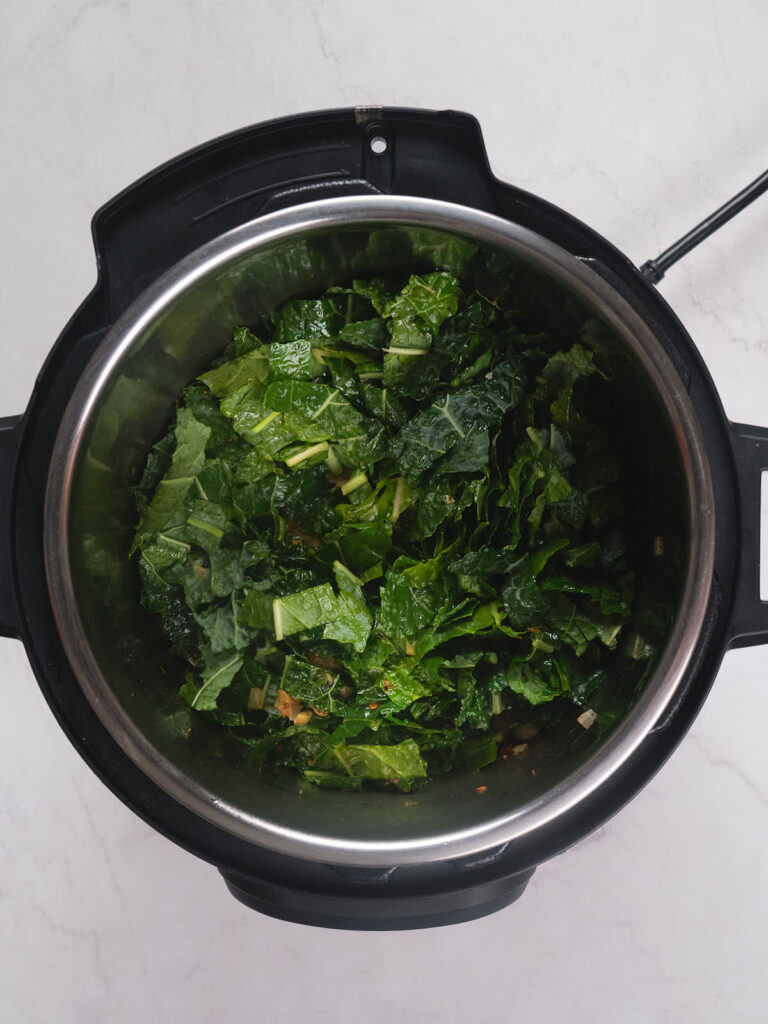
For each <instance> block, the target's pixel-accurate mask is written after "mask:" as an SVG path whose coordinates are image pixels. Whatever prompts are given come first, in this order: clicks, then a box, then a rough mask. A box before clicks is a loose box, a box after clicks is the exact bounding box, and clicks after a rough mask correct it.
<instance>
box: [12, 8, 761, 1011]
mask: <svg viewBox="0 0 768 1024" xmlns="http://www.w3.org/2000/svg"><path fill="white" fill-rule="evenodd" d="M3 13H4V18H3V31H2V33H0V84H1V86H2V91H1V96H2V100H1V102H0V138H1V139H2V152H3V159H2V172H1V173H2V185H3V187H2V191H1V192H0V210H1V216H0V223H2V225H3V231H2V233H0V264H1V273H0V280H2V286H3V287H2V295H3V303H2V307H3V322H2V339H1V347H0V351H1V352H2V374H0V415H9V414H12V413H17V412H20V411H21V410H22V408H23V406H24V404H25V402H26V401H27V398H28V395H29V392H30V389H31V387H32V383H33V381H34V378H35V375H36V373H37V371H38V369H39V367H40V366H41V364H42V361H43V359H44V358H45V356H46V354H47V352H48V350H49V348H50V346H51V345H52V343H53V341H54V340H55V338H56V336H57V334H58V332H59V331H60V329H61V327H62V326H63V324H64V323H65V322H66V320H67V319H68V317H69V315H70V314H71V312H72V311H73V310H74V308H75V307H76V306H77V304H78V303H79V302H80V300H81V298H82V297H83V296H84V295H85V293H86V292H87V291H88V290H89V288H90V286H91V284H92V283H93V280H94V277H95V270H94V262H93V256H92V250H91V244H90V237H89V220H90V217H91V214H92V213H93V211H94V210H95V209H96V208H97V207H98V206H99V205H101V204H102V203H103V202H104V201H105V200H106V199H108V198H110V197H111V196H112V195H113V194H115V193H116V192H117V191H119V190H120V189H121V188H123V187H124V186H125V185H126V184H128V183H130V182H131V181H132V180H134V179H135V178H136V177H138V176H139V175H141V174H142V173H144V172H145V171H147V170H149V169H151V168H152V167H154V166H155V165H157V164H158V163H160V162H161V161H163V160H165V159H167V158H169V157H172V156H174V155H175V154H177V153H179V152H180V151H182V150H184V149H186V148H188V147H190V146H192V145H194V144H196V143H199V142H203V141H205V140H207V139H209V138H212V137H214V136H217V135H219V134H222V133H223V132H226V131H228V130H231V129H234V128H237V127H240V126H242V125H245V124H248V123H250V122H255V121H259V120H262V119H265V118H269V117H273V116H277V115H281V114H287V113H292V112H299V111H302V110H306V109H317V108H321V107H331V106H338V105H354V104H359V103H363V104H368V103H382V102H383V103H396V104H405V105H414V106H425V107H454V108H458V109H464V110H468V111H471V112H472V113H474V114H476V115H477V116H478V117H479V119H480V121H481V123H482V126H483V129H484V132H485V138H486V143H487V146H488V151H489V154H490V159H491V163H492V165H493V167H494V169H495V170H496V172H497V173H498V174H499V175H500V176H501V177H502V178H505V179H507V180H509V181H511V182H513V183H516V184H519V185H522V186H523V187H526V188H529V189H531V190H533V191H536V192H538V193H539V194H541V195H542V196H544V197H546V198H548V199H550V200H552V201H554V202H555V203H557V204H559V205H561V206H563V207H564V208H565V209H567V210H569V211H571V212H573V213H575V214H576V215H577V216H580V217H581V218H583V219H584V220H586V221H587V222H589V223H591V224H593V225H594V226H595V227H596V228H597V229H598V230H599V231H601V232H602V233H603V234H604V235H606V236H607V237H608V238H609V239H610V240H612V241H613V242H615V243H616V244H618V245H619V246H620V247H621V248H623V249H624V250H625V251H626V252H627V253H628V255H629V256H630V257H631V258H633V259H634V260H636V261H638V262H641V261H642V260H644V259H646V258H647V257H650V256H653V255H656V253H657V252H658V251H659V250H660V249H661V248H663V247H664V246H665V245H666V244H668V243H669V242H671V241H672V240H673V239H675V238H676V237H677V236H678V235H679V234H681V233H682V232H683V231H684V230H685V229H687V228H688V227H689V226H691V225H692V224H693V223H695V222H696V221H697V220H698V219H699V218H700V217H701V216H703V215H704V214H706V213H708V212H710V210H711V209H713V208H714V207H715V206H717V205H718V204H719V203H720V202H721V201H722V200H724V199H726V198H727V197H728V196H730V195H731V194H732V193H734V192H735V191H737V190H738V189H739V188H741V187H742V186H743V185H744V184H746V182H748V181H749V180H751V179H752V178H753V177H755V176H756V175H757V174H758V173H760V172H761V171H762V170H763V169H764V168H765V167H766V166H768V133H766V131H765V127H766V123H767V122H768V85H767V84H766V77H765V52H766V43H768V9H766V8H765V5H763V4H761V3H759V2H757V0H727V2H726V0H711V2H710V3H708V4H700V3H696V2H694V0H678V2H677V3H674V4H669V3H664V4H662V3H659V2H656V0H651V2H649V3H645V4H643V5H640V6H638V5H633V6H630V5H628V4H617V3H615V2H611V0H605V2H589V0H587V2H581V3H576V4H563V3H556V2H553V0H541V2H539V3H537V4H534V5H530V4H525V5H524V4H520V3H509V2H508V0H506V2H505V0H494V2H484V0H480V2H478V3H475V4H464V3H462V4H459V3H455V2H453V0H443V2H442V3H440V4H437V3H433V2H431V0H428V2H426V3H422V4H420V5H415V4H413V3H412V2H409V3H406V2H403V0H391V2H390V3H389V4H387V5H364V4H358V5H350V4H349V3H345V2H343V0H315V2H311V0H303V2H294V3H284V4H283V3H279V2H277V0H271V2H270V0H250V2H248V0H240V2H235V0H219V2H218V3H215V4H211V3H208V2H202V0H166V2H164V3H163V4H158V3H154V4H153V3H150V2H148V0H122V2H117V0H87V2H82V3H77V2H71V0H70V2H66V0H64V2H60V0H38V2H36V3H34V4H24V3H21V2H19V0H9V2H6V3H5V4H3ZM767 227H768V197H766V198H763V199H762V200H760V201H759V202H758V203H757V204H756V205H755V206H754V207H752V208H751V209H750V210H749V211H748V212H746V213H744V214H742V215H741V216H740V217H739V218H738V219H737V220H736V221H734V222H733V223H732V224H731V225H729V226H728V227H726V228H725V229H723V231H722V232H721V233H720V234H719V235H718V236H717V237H716V238H713V239H712V240H711V241H710V242H708V243H707V244H706V245H704V246H702V248H701V249H700V250H698V251H696V252H695V253H693V254H692V255H691V256H689V257H688V258H687V259H686V260H685V262H684V263H682V264H681V265H680V266H679V267H678V268H676V269H675V270H674V271H671V272H670V275H669V278H668V279H667V280H665V281H664V282H663V284H662V286H661V289H662V291H663V293H664V295H665V296H666V297H667V298H668V300H669V301H670V302H671V303H672V305H673V307H674V309H675V310H676V311H677V313H678V314H679V315H680V317H681V318H682V320H683V322H684V324H685V325H686V327H687V328H688V329H689V330H690V331H691V333H692V335H693V337H694V338H695V340H696V342H697V344H698V345H699V346H700V348H701V351H702V353H703V355H704V357H705V359H706V360H707V362H708V364H709V367H710V369H711V371H712V374H713V376H714V379H715V381H716V383H717V385H718V387H719V389H720V392H721V395H722V398H723V402H724V405H725V408H726V411H727V413H728V415H729V416H730V417H731V418H732V419H735V420H741V421H745V422H755V423H762V424H768V389H766V386H765V385H766V380H768V294H767V293H766V287H765V281H766V279H767V277H768V230H766V228H767ZM0 655H1V656H2V661H3V666H4V668H3V672H2V702H3V703H2V715H0V834H2V836H3V842H2V844H1V846H0V901H1V907H2V911H1V912H0V992H2V997H1V998H2V1010H1V1011H0V1016H1V1017H2V1020H3V1021H4V1022H6V1024H22V1022H24V1024H26V1022H29V1024H40V1022H42V1021H56V1022H57V1024H68V1022H77V1024H90V1022H93V1024H113V1022H114V1024H123V1022H126V1024H127V1022H133V1021H135V1020H146V1021H185V1022H186V1024H207V1022H210V1021H214V1020H216V1021H235V1020H252V1019H258V1020H264V1021H269V1022H272V1021H276V1022H277V1021H300V1020H301V1021H305V1020H307V1021H312V1022H317V1024H323V1022H334V1024H343V1022H352V1021H358V1020H365V1021H367V1022H370V1024H385V1022H389V1021H390V1020H391V1019H392V1018H393V1017H394V1016H398V1017H400V1018H401V1019H405V1020H408V1021H419V1022H423V1024H427V1022H440V1024H445V1022H463V1021H467V1020H472V1021H476V1022H477V1024H491V1022H494V1024H495V1022H497V1021H502V1020H505V1019H524V1020H526V1021H536V1022H538V1024H549V1022H553V1024H554V1022H557V1024H561V1022H563V1021H567V1022H569V1024H578V1022H589V1024H609V1022H611V1024H612V1022H615V1021H621V1022H622V1024H648V1022H662V1021H670V1022H672V1021H674V1022H675V1024H722V1022H724V1021H732V1020H739V1021H741V1022H745V1024H746V1022H754V1024H758V1022H763V1021H765V1020H766V1019H767V1011H766V1008H765V993H766V981H765V963H766V953H767V952H768V916H766V902H767V897H768V857H766V849H768V745H766V742H765V729H766V722H768V678H767V677H768V671H767V670H768V650H761V649H759V648H757V649H752V650H744V651H739V652H734V653H731V654H729V655H727V657H726V659H725V662H724V664H723V667H722V670H721V671H720V674H719V678H718V680H717V682H716V684H715V687H714V689H713V691H712V694H711V696H710V698H709V700H708V701H707V704H706V706H705V708H704V710H703V712H702V713H701V715H700V716H699V718H698V720H697V721H696V723H695V724H694V726H693V728H692V730H691V732H690V734H689V735H688V737H687V738H686V739H685V741H684V742H683V744H682V745H681V747H680V748H679V749H678V751H677V752H676V753H675V755H674V756H673V757H672V759H671V760H670V761H669V763H668V764H667V765H666V766H665V767H664V768H663V770H662V771H661V772H660V773H659V774H658V775H657V777H656V778H655V779H654V780H653V781H652V782H651V783H650V785H648V787H647V788H646V789H645V790H644V791H643V792H642V793H641V794H640V795H639V796H638V797H637V798H636V799H635V800H634V801H633V802H632V803H631V804H630V806H628V807H627V808H626V809H625V810H624V811H622V812H621V813H620V814H619V815H618V816H617V817H616V818H615V819H613V820H612V821H611V822H610V823H609V824H608V825H606V826H604V827H603V828H602V829H600V830H599V831H598V832H597V833H595V834H594V835H592V836H591V837H590V838H588V839H587V840H585V841H584V842H582V843H581V844H580V845H579V846H578V847H577V848H575V849H573V850H571V851H570V852H569V853H567V854H565V855H563V856H562V857H560V858H558V859H557V860H555V861H553V862H551V863H549V864H547V865H545V866H543V867H542V868H540V870H539V871H538V872H537V874H536V876H535V878H534V880H533V882H532V884H531V885H530V887H529V890H528V892H527V893H526V895H525V896H524V898H523V899H522V900H521V901H520V902H519V903H518V904H516V905H514V906H512V907H510V908H509V909H507V910H505V911H502V912H501V913H498V914H496V915H495V916H493V917H490V918H488V919H485V920H481V921H477V922H474V923H470V924H465V925H460V926H454V927H451V928H446V929H438V930H435V931H433V932H421V933H407V934H397V933H395V934H366V935H362V934H353V933H335V932H325V931H320V930H315V929H309V928H304V927H300V926H295V925H289V924H285V923H282V922H278V921H272V920H269V919H267V918H265V917H261V916H259V915H257V914H255V913H252V912H250V911H248V910H246V909H244V908H243V907H241V906H239V905H238V904H237V903H236V902H235V901H234V900H232V899H231V898H230V897H229V896H228V895H227V893H226V891H225V889H224V886H223V884H222V882H221V880H220V878H219V877H218V875H217V873H216V872H215V871H214V870H213V869H211V868H209V867H208V866H206V865H205V864H203V863H202V862H200V861H197V860H196V859H194V858H193V857H191V856H189V855H188V854H186V853H184V852H182V851H181V850H180V849H178V848H176V847H175V846H173V845H172V844H171V843H169V842H168V841H166V840H165V839H163V838H161V837H160V836H159V835H157V834H155V833H154V832H153V831H151V830H150V829H149V828H148V827H146V826H145V825H144V824H143V823H142V822H141V821H139V820H138V819H137V818H135V817H134V816H133V815H132V814H131V813H130V812H129V811H128V810H127V809H126V808H125V807H123V806H122V804H120V803H119V802H118V801H117V800H116V799H115V798H114V797H113V796H112V795H111V794H110V793H109V792H108V791H107V790H106V788H105V787H104V786H103V785H102V784H101V783H100V782H99V780H98V779H97V778H96V777H95V776H94V775H93V774H92V773H91V771H90V770H89V769H88V768H87V767H86V765H85V764H84V763H83V762H82V761H81V760H80V758H79V756H78V755H77V754H76V753H75V751H74V750H73V749H72V747H71V746H70V745H69V743H68V741H67V740H66V739H65V737H64V735H63V734H62V732H61V731H60V729H59V727H58V726H57V725H56V723H55V721H54V719H53V716H52V715H51V713H50V711H49V710H48V707H47V706H46V704H45V702H44V700H43V698H42V696H41V694H40V692H39V690H38V688H37V686H36V683H35V680H34V678H33V676H32V673H31V671H30V669H29V667H28V665H27V661H26V658H25V655H24V652H23V650H22V648H21V646H20V645H19V644H17V643H15V642H12V641H2V642H1V643H0Z"/></svg>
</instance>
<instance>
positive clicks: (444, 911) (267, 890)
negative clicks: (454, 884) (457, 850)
mask: <svg viewBox="0 0 768 1024" xmlns="http://www.w3.org/2000/svg"><path fill="white" fill-rule="evenodd" d="M533 872H534V869H533V868H529V869H528V870H526V871H520V872H519V873H517V874H515V875H512V876H509V875H505V876H504V877H502V878H498V879H494V880H493V881H488V882H485V883H481V884H480V885H469V886H467V887H466V888H463V889H457V890H455V891H452V892H445V891H442V892H433V893H419V892H418V891H417V890H415V891H414V892H413V893H411V894H400V893H397V894H395V893H393V892H391V891H387V890H388V889H389V886H387V884H386V882H387V878H386V877H385V876H382V875H377V876H373V877H372V879H371V880H370V881H368V882H365V881H361V882H360V883H359V887H360V894H359V895H358V894H357V893H356V894H350V892H349V890H347V891H346V892H345V893H334V892H312V891H308V890H306V889H301V888H299V887H296V888H292V887H290V886H287V885H282V884H276V883H274V882H269V881H264V880H262V879H258V878H252V877H248V876H247V875H241V874H238V873H235V872H231V871H222V875H223V876H224V881H225V882H226V883H227V888H228V889H229V891H230V892H231V893H232V895H233V896H234V897H235V899H237V900H239V901H240V903H244V904H245V906H246V907H250V908H251V910H258V911H259V912H260V913H262V914H267V915H268V916H269V917H276V918H279V919H280V920H281V921H291V922H293V923H295V924H308V925H314V926H316V927H322V928H343V929H348V930H351V931H402V930H404V929H412V928H437V927H439V926H441V925H447V924H459V923H460V922H462V921H474V920H476V919H477V918H479V917H485V916H486V915H487V914H493V913H495V912H496V911H497V910H501V909H502V908H503V907H507V906H509V905H510V903H514V902H515V900H517V899H519V898H520V896H522V894H523V893H524V892H525V888H526V886H527V885H528V882H529V881H530V880H531V877H532V875H533ZM382 882H383V883H384V885H383V886H382ZM382 889H384V890H385V891H382Z"/></svg>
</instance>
